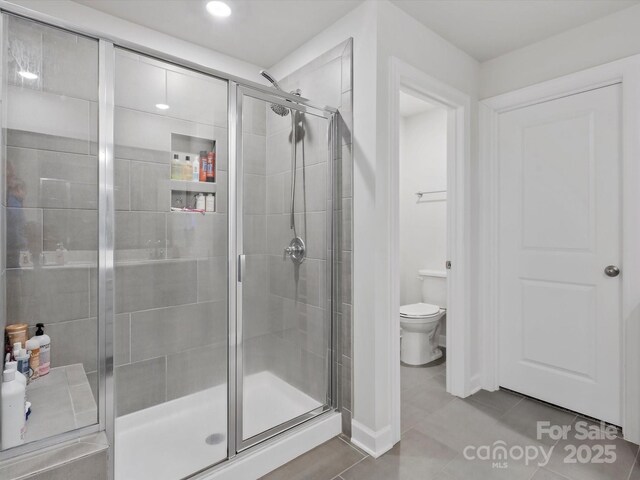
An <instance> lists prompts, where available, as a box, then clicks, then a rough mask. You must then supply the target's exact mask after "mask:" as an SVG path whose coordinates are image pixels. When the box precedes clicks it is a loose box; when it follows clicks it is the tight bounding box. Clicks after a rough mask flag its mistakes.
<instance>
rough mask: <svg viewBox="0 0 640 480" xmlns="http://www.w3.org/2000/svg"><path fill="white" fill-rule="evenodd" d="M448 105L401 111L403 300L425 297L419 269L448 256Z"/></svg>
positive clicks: (431, 267)
mask: <svg viewBox="0 0 640 480" xmlns="http://www.w3.org/2000/svg"><path fill="white" fill-rule="evenodd" d="M446 189H447V111H446V110H445V109H441V108H436V109H433V110H429V111H427V112H424V113H419V114H416V115H411V116H408V117H402V120H401V124H400V303H401V304H402V305H406V304H409V303H416V302H421V301H422V282H421V281H420V279H419V278H418V270H420V269H429V270H443V271H444V264H445V262H446V260H447V202H446V194H427V195H424V196H423V197H422V199H420V200H419V199H418V197H417V196H416V192H418V191H439V190H446Z"/></svg>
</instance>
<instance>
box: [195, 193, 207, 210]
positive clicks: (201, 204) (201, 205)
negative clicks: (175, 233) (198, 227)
mask: <svg viewBox="0 0 640 480" xmlns="http://www.w3.org/2000/svg"><path fill="white" fill-rule="evenodd" d="M205 206H206V202H205V198H204V194H203V193H199V194H198V195H197V196H196V210H203V211H204V209H205Z"/></svg>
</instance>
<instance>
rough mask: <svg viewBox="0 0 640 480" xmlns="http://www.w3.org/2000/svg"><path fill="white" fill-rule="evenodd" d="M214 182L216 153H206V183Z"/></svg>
mask: <svg viewBox="0 0 640 480" xmlns="http://www.w3.org/2000/svg"><path fill="white" fill-rule="evenodd" d="M215 181H216V152H209V153H207V182H215Z"/></svg>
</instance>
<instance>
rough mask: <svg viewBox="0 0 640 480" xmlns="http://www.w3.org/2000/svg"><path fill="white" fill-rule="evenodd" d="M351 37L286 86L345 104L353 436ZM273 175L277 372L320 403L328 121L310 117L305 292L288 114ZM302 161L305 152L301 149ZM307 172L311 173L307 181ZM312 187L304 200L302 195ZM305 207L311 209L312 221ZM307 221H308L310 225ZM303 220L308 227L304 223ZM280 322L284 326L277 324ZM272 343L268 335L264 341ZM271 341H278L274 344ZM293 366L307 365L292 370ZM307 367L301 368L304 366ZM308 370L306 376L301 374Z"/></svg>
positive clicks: (340, 297)
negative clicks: (296, 265) (290, 249)
mask: <svg viewBox="0 0 640 480" xmlns="http://www.w3.org/2000/svg"><path fill="white" fill-rule="evenodd" d="M351 60H352V40H348V41H346V42H343V43H342V44H340V45H338V46H337V47H335V48H333V49H331V50H330V51H328V52H326V53H325V54H323V55H322V56H320V57H318V58H317V59H315V60H314V61H312V62H310V63H309V64H307V65H306V66H304V67H303V68H301V69H300V70H298V71H296V72H294V73H292V74H291V75H289V76H288V77H286V78H284V79H282V80H280V81H279V83H280V85H281V86H282V88H284V89H285V90H287V91H291V90H294V89H297V88H299V89H300V90H301V91H302V95H303V96H305V97H306V98H309V99H312V100H313V102H314V103H315V104H318V105H332V106H334V105H335V106H338V110H339V138H340V140H339V145H338V155H337V159H336V164H335V168H334V172H335V178H334V180H335V183H336V189H337V199H336V202H335V203H334V205H333V208H334V210H335V211H334V218H335V220H336V225H335V227H336V228H335V231H336V236H337V238H336V251H335V256H334V259H335V260H336V265H335V276H334V289H335V291H334V298H335V300H336V301H335V303H334V310H335V311H334V315H336V317H337V324H338V332H337V337H338V345H337V346H336V347H337V348H338V352H337V353H338V364H339V365H338V403H339V407H340V409H341V410H342V416H343V433H344V434H345V435H347V436H349V437H350V436H351V396H352V395H351V343H352V341H351V332H352V328H351V324H352V315H351V303H352V300H351V291H352V288H351V283H352V279H351V271H352V268H351V265H352V260H351V259H352V254H351V252H352V242H351V238H352V235H351V231H352V223H351V218H352V213H351V212H352V201H351V197H352V186H351V179H352V175H351V172H352V161H351V150H352V149H351V125H352V73H351V72H352V61H351ZM266 124H267V131H266V134H267V139H266V141H267V150H266V151H267V158H266V162H267V171H266V183H267V188H266V209H267V217H268V219H269V220H268V225H269V228H268V230H267V232H266V233H267V235H266V238H267V248H268V254H269V255H268V258H269V263H268V275H269V277H268V278H269V282H268V285H269V291H268V296H269V307H270V308H269V324H270V325H272V328H273V326H275V325H278V326H279V331H278V332H277V333H276V334H275V336H276V337H278V340H277V342H278V345H280V346H281V347H282V348H281V349H280V350H278V351H279V352H280V356H279V357H278V358H275V359H273V361H274V362H275V364H274V365H273V367H272V368H273V369H274V370H275V371H276V372H278V374H279V375H282V376H283V378H285V379H286V380H288V381H290V382H292V383H293V384H295V385H297V386H298V387H299V388H301V389H302V390H303V391H305V392H307V393H308V394H310V395H312V396H313V397H315V398H317V399H324V398H323V397H322V396H323V395H324V394H325V393H326V390H324V384H322V383H321V382H319V380H321V379H322V378H323V372H325V371H326V367H327V352H324V351H322V348H324V346H325V345H326V344H327V343H326V342H324V341H323V338H326V337H325V336H326V335H328V334H329V333H328V332H327V331H326V327H327V324H326V322H325V321H324V319H325V317H324V311H323V308H324V306H325V305H326V304H325V303H324V299H325V298H326V297H328V296H329V292H326V291H325V289H324V285H325V280H326V279H325V278H324V272H325V271H326V268H325V262H326V259H327V253H329V251H330V249H331V245H326V239H325V232H326V216H327V214H328V213H327V204H326V203H325V202H326V199H327V198H328V197H329V196H330V192H328V191H327V185H329V182H328V179H327V178H326V172H327V168H326V164H324V163H323V161H326V148H327V146H326V135H325V134H324V130H323V129H324V128H325V123H324V122H314V120H313V119H312V118H310V117H308V118H307V125H308V129H309V138H307V139H306V143H305V148H306V155H305V157H306V161H305V165H304V167H301V166H300V165H301V164H299V167H300V168H298V172H297V173H298V175H299V176H298V181H299V183H298V187H297V193H298V197H296V212H297V213H296V223H297V225H303V226H302V227H299V229H300V230H302V231H303V232H304V235H303V237H305V238H306V240H308V258H307V260H305V262H304V263H303V264H302V266H301V269H300V271H299V273H298V274H299V280H298V290H297V291H296V290H295V282H294V281H293V280H294V278H295V277H294V271H293V265H292V264H291V262H290V261H287V262H283V261H282V249H283V248H284V246H286V245H288V242H289V240H290V238H291V237H292V233H291V231H290V229H289V215H288V211H289V208H290V207H289V201H290V200H289V195H290V190H289V189H290V186H291V180H290V177H291V175H290V173H289V172H290V163H289V162H290V158H291V157H290V150H289V149H290V148H291V146H290V142H289V141H288V135H289V133H290V131H291V120H290V118H289V117H284V118H279V117H277V116H275V115H273V114H269V112H268V113H267V123H266ZM298 155H299V158H301V151H300V147H299V150H298ZM303 172H304V174H305V176H306V182H305V178H304V177H303V175H302V174H303ZM303 183H305V184H306V185H305V187H306V188H305V196H304V197H302V196H301V195H302V192H303V188H301V185H302V184H303ZM302 208H304V209H305V210H306V218H305V215H304V214H303V211H302ZM305 220H306V222H304V221H305ZM303 222H304V224H303ZM278 322H280V323H279V324H278ZM265 338H266V337H265ZM271 341H272V342H273V341H274V340H271ZM292 362H300V363H299V364H298V365H294V368H292ZM300 365H302V368H300ZM300 373H302V376H299V375H300ZM296 375H298V376H297V377H296Z"/></svg>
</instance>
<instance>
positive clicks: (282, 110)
mask: <svg viewBox="0 0 640 480" xmlns="http://www.w3.org/2000/svg"><path fill="white" fill-rule="evenodd" d="M260 75H262V76H263V77H264V78H266V79H267V80H269V82H271V84H272V85H273V86H274V87H275V88H277V89H278V90H280V91H281V92H284V90H282V88H281V87H280V85H278V82H276V79H275V78H273V77H272V76H271V74H270V73H269V72H267V71H266V70H260ZM271 110H273V113H275V114H276V115H279V116H281V117H286V116H287V115H289V109H288V108H287V107H283V106H282V105H278V104H277V103H272V104H271Z"/></svg>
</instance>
